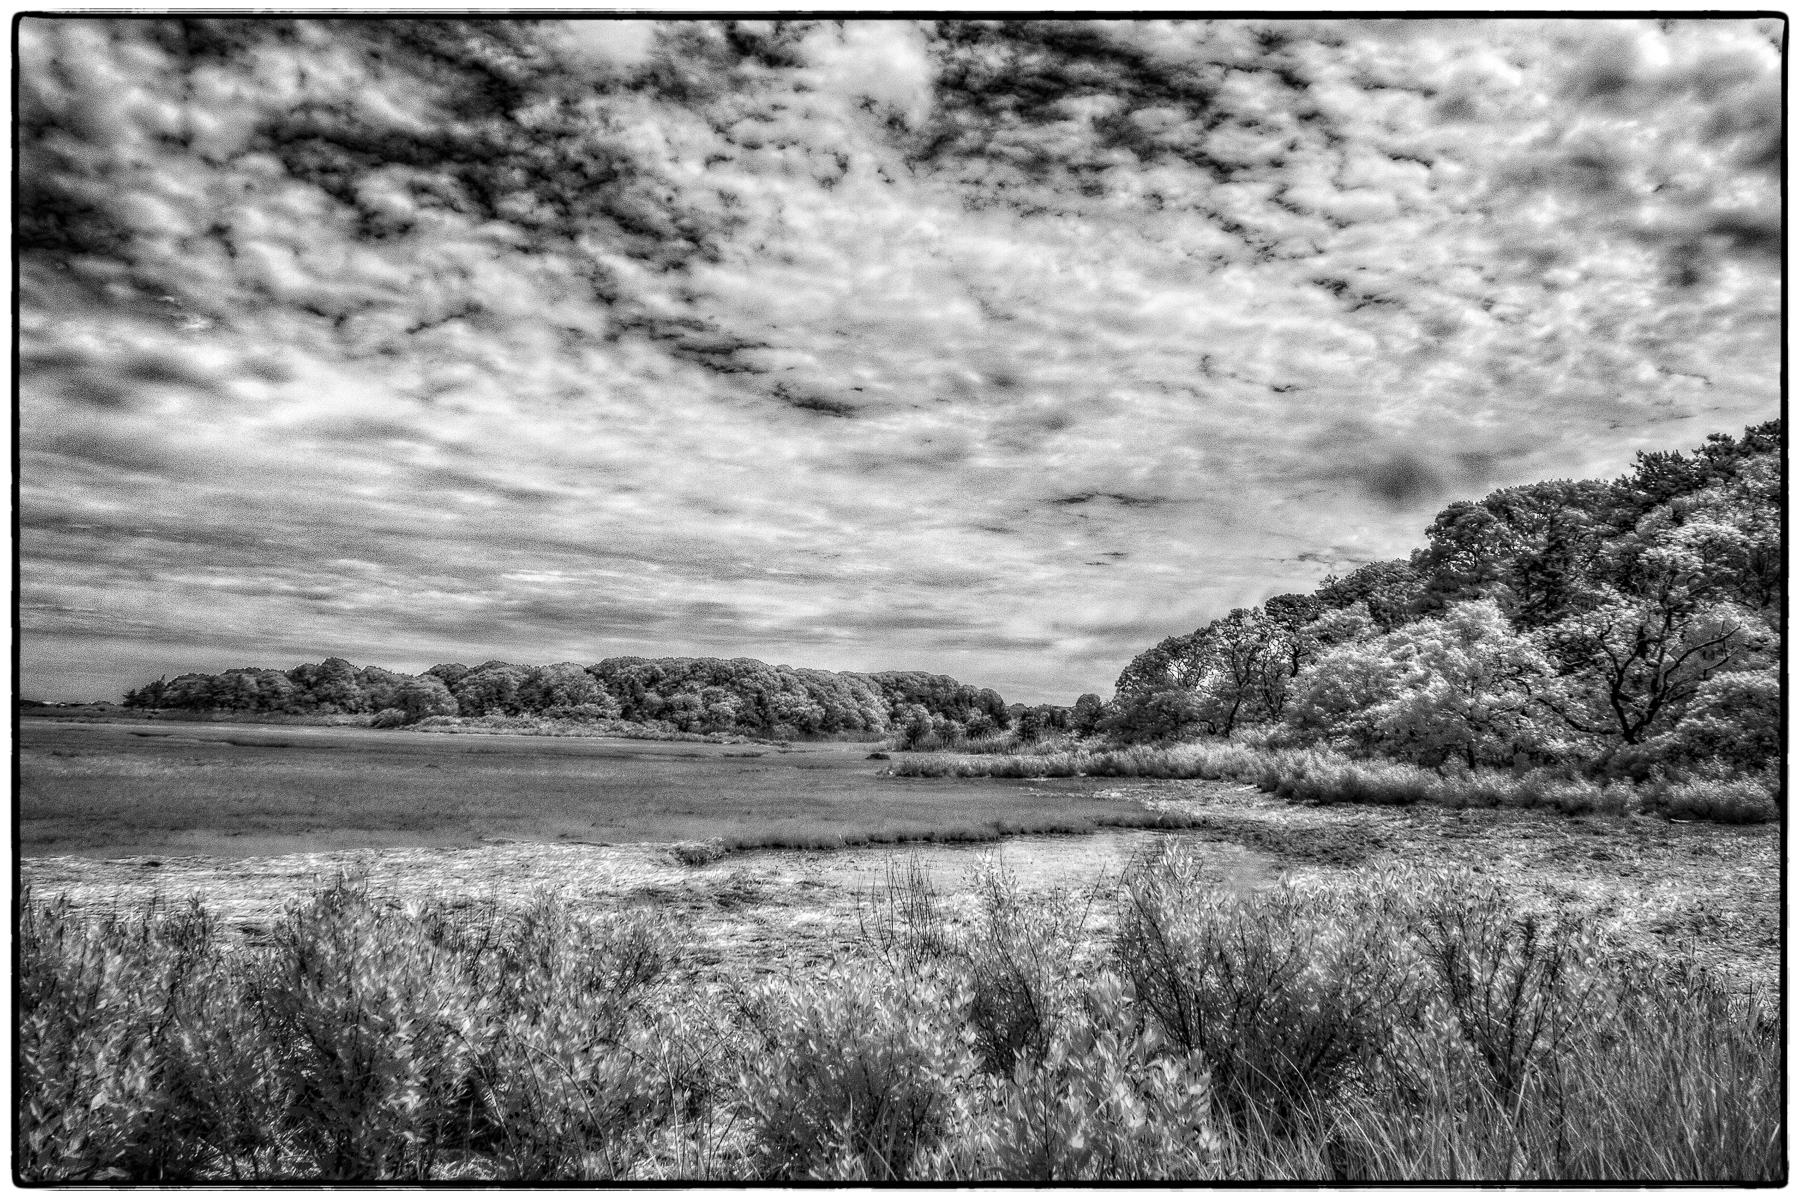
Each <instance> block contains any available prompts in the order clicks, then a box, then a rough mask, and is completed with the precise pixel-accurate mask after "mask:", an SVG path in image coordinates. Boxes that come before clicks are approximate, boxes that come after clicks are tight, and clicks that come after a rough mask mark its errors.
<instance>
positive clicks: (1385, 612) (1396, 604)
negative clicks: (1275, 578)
mask: <svg viewBox="0 0 1800 1200" xmlns="http://www.w3.org/2000/svg"><path fill="white" fill-rule="evenodd" d="M1313 595H1314V597H1315V598H1316V599H1317V600H1318V602H1319V604H1320V606H1321V607H1322V608H1348V607H1350V606H1351V605H1352V604H1358V603H1360V604H1362V605H1363V606H1364V608H1365V609H1366V610H1367V611H1368V614H1369V619H1370V620H1372V621H1374V622H1375V624H1376V626H1377V627H1379V628H1380V629H1381V631H1382V632H1383V633H1386V632H1387V631H1388V630H1390V629H1393V628H1394V627H1395V626H1396V625H1402V624H1404V623H1406V622H1407V621H1409V620H1411V619H1412V617H1413V616H1414V615H1415V614H1416V613H1417V612H1418V610H1419V608H1420V607H1421V606H1422V605H1423V603H1424V600H1425V581H1424V579H1423V578H1421V577H1420V575H1419V572H1418V570H1417V569H1416V568H1415V567H1414V566H1413V565H1412V564H1411V563H1409V562H1407V561H1406V560H1405V559H1391V560H1389V561H1386V562H1372V563H1368V564H1366V565H1364V566H1361V567H1358V568H1357V569H1356V570H1354V571H1352V572H1350V574H1348V575H1346V576H1344V577H1343V578H1342V579H1339V578H1337V577H1336V576H1335V575H1334V576H1330V577H1328V578H1327V579H1326V580H1325V582H1323V583H1321V584H1320V585H1319V586H1318V588H1317V589H1316V590H1315V591H1314V592H1313Z"/></svg>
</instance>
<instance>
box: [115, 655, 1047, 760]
mask: <svg viewBox="0 0 1800 1200" xmlns="http://www.w3.org/2000/svg"><path fill="white" fill-rule="evenodd" d="M125 704H126V706H127V707H130V708H146V709H181V710H188V711H209V712H243V713H271V714H278V713H286V714H298V715H319V716H330V715H337V714H351V715H354V714H373V715H375V717H376V718H377V723H379V724H384V725H401V724H413V723H416V722H418V721H421V720H424V719H425V718H427V717H433V716H469V717H484V716H533V715H542V716H547V717H552V718H574V719H589V720H595V721H602V720H621V721H631V722H635V723H639V724H644V725H649V726H653V727H659V728H666V729H673V730H675V731H678V732H682V733H737V734H745V735H750V736H767V737H781V738H796V737H798V738H807V737H830V736H833V735H851V736H857V735H863V736H869V737H887V736H890V735H896V734H898V735H902V736H908V737H910V738H912V739H913V740H919V739H921V738H923V737H925V736H927V735H935V736H937V737H939V738H942V739H944V740H955V739H960V738H963V737H967V736H977V737H978V736H983V735H986V734H989V733H993V732H996V731H999V730H1002V729H1005V728H1007V727H1008V726H1009V724H1010V723H1011V720H1012V718H1011V715H1010V714H1009V713H1008V711H1007V706H1006V701H1005V700H1004V699H1002V698H1001V696H1000V695H999V693H997V692H995V691H993V690H991V689H988V688H975V687H971V686H969V685H968V684H965V683H961V682H959V681H957V680H956V679H953V678H951V677H950V676H948V675H932V674H927V673H925V672H920V671H876V672H868V673H863V672H853V671H821V670H812V669H809V668H805V667H789V666H785V665H783V666H770V665H769V664H767V663H764V662H759V661H758V660H756V659H752V658H733V659H722V658H640V657H633V656H627V657H619V658H608V659H603V660H602V661H600V662H597V663H593V664H591V665H587V666H583V665H581V664H579V663H572V662H562V663H552V664H550V665H547V666H522V665H519V664H517V663H507V662H499V661H494V662H485V663H482V664H481V665H480V666H476V667H469V666H464V665H463V664H461V663H442V664H439V665H438V666H435V667H432V668H431V669H430V670H428V671H426V672H425V673H423V674H422V675H407V674H403V673H401V672H397V671H389V670H385V669H383V668H381V667H376V666H367V667H360V668H359V667H356V666H353V665H352V664H351V663H349V662H347V661H346V660H344V659H342V658H327V659H326V660H325V661H324V662H322V663H307V664H304V665H302V666H298V667H294V668H292V669H291V670H286V671H279V670H274V669H270V668H263V667H238V668H234V669H232V670H228V671H222V672H220V673H219V674H217V675H207V674H200V673H194V674H187V675H180V676H177V677H176V678H174V679H167V680H157V681H156V682H154V683H150V684H147V685H145V686H144V687H141V688H138V689H136V690H134V691H131V692H128V693H126V695H125Z"/></svg>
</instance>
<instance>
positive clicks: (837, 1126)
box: [738, 970, 975, 1180]
mask: <svg viewBox="0 0 1800 1200" xmlns="http://www.w3.org/2000/svg"><path fill="white" fill-rule="evenodd" d="M895 982H896V981H895V980H894V979H893V978H892V977H883V976H881V975H879V974H872V973H870V972H867V971H844V970H839V971H836V972H833V973H831V974H829V975H827V976H826V977H824V978H823V979H820V980H818V981H817V982H815V983H813V984H812V985H810V986H807V987H799V986H796V985H793V984H777V985H766V986H764V987H763V988H761V989H758V990H757V992H755V993H754V994H753V995H752V997H751V998H750V1001H749V1004H748V1006H747V1009H748V1011H750V1012H751V1013H753V1014H754V1015H753V1017H752V1027H753V1029H754V1031H755V1033H756V1035H757V1043H756V1046H755V1049H754V1050H753V1051H752V1053H751V1056H750V1059H749V1062H748V1064H747V1065H746V1067H745V1068H744V1073H743V1076H742V1078H741V1081H740V1083H739V1089H738V1093H739V1103H740V1104H741V1105H742V1107H743V1109H744V1110H745V1114H746V1116H747V1118H748V1121H749V1125H750V1129H751V1132H752V1137H753V1146H752V1151H751V1153H752V1162H753V1165H754V1169H755V1173H756V1176H757V1177H758V1178H761V1179H808V1178H814V1179H816V1178H831V1179H871V1180H906V1179H911V1178H915V1177H917V1175H918V1169H919V1167H920V1165H921V1164H922V1163H923V1162H924V1161H925V1160H926V1158H927V1157H928V1156H929V1155H930V1154H931V1153H932V1152H933V1151H934V1150H936V1149H937V1148H939V1147H940V1146H941V1145H942V1144H943V1143H944V1141H945V1140H946V1138H947V1137H948V1136H949V1135H950V1133H951V1132H952V1130H953V1129H954V1128H955V1127H956V1125H957V1124H958V1122H959V1110H960V1106H961V1101H960V1099H959V1097H960V1096H961V1095H963V1094H966V1092H967V1090H968V1082H969V1079H970V1077H971V1076H972V1075H973V1073H974V1070H975V1058H974V1055H973V1053H972V1052H971V1050H970V1048H969V1046H968V1045H967V1044H966V1042H965V1041H964V1040H963V1038H962V1036H961V1030H960V1029H959V1028H957V1024H956V1021H955V1015H954V1014H955V1013H956V1011H957V1010H959V1009H960V1008H961V1007H962V1004H961V1002H960V1001H959V998H958V997H957V995H956V993H955V990H954V985H953V984H951V983H950V982H949V981H947V980H945V979H942V978H938V977H936V976H934V975H932V974H929V973H924V972H918V973H915V974H914V975H913V976H912V977H911V978H910V979H909V980H908V981H907V986H905V987H896V986H895Z"/></svg>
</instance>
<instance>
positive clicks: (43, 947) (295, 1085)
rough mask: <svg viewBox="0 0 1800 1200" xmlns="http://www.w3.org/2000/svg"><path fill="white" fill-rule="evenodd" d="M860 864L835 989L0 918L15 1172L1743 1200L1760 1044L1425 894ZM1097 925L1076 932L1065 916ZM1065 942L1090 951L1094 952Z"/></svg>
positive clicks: (474, 951)
mask: <svg viewBox="0 0 1800 1200" xmlns="http://www.w3.org/2000/svg"><path fill="white" fill-rule="evenodd" d="M977 892H978V896H979V903H978V905H977V906H976V910H975V912H974V914H973V916H972V917H969V918H967V919H952V918H951V916H950V915H948V910H947V909H946V907H945V906H944V904H943V903H942V902H941V901H940V899H939V897H937V896H936V895H935V894H934V892H933V891H932V888H931V886H930V884H929V883H928V882H927V880H926V877H925V876H924V875H923V874H922V873H921V872H919V871H917V870H911V871H909V870H907V869H905V868H904V867H897V868H896V869H894V870H893V871H892V872H891V873H890V876H889V880H888V884H887V886H886V887H885V888H880V889H877V890H876V891H875V892H874V893H873V894H871V895H868V896H866V897H865V899H864V903H863V905H862V913H863V920H862V930H863V934H862V938H861V940H860V942H859V944H858V945H857V947H856V948H855V950H854V951H853V952H852V953H851V954H850V956H849V957H848V958H846V959H844V960H843V961H840V962H838V963H837V964H835V965H834V966H831V967H827V968H825V969H822V970H820V971H818V972H816V973H813V974H809V975H804V976H801V977H797V978H792V979H771V978H769V977H767V976H762V977H760V978H757V977H753V976H750V975H748V974H746V975H745V976H744V977H741V978H732V979H728V980H726V981H724V982H719V981H717V980H713V981H711V982H704V983H703V982H700V979H701V977H700V976H699V975H696V974H695V973H693V972H691V971H689V970H688V969H687V961H688V957H689V952H690V950H691V949H692V947H690V946H687V945H685V944H684V942H683V940H682V937H683V935H682V933H681V931H680V929H678V928H675V927H673V926H671V925H669V924H666V923H665V922H664V921H662V920H661V919H659V918H658V917H656V916H655V915H646V913H645V912H644V911H643V910H639V911H636V912H600V913H592V912H582V911H578V910H575V909H574V908H572V907H570V906H568V905H565V904H562V903H559V902H557V901H555V900H551V899H544V900H541V901H539V902H537V903H534V904H530V905H526V906H524V907H522V908H501V907H498V906H495V905H491V904H490V905H479V904H476V905H471V904H469V903H467V902H456V901H451V900H444V901H438V902H430V903H414V904H408V905H406V906H403V907H396V906H392V905H390V904H389V903H386V902H383V901H381V900H379V899H377V898H374V897H372V896H371V895H370V894H369V893H368V892H367V891H366V890H365V889H363V888H362V887H360V886H358V885H357V884H355V883H354V882H343V881H340V882H339V883H338V884H336V885H334V886H331V887H328V888H326V889H324V890H322V891H320V892H318V893H317V894H314V895H312V896H310V897H308V898H306V899H305V900H303V901H302V902H299V903H296V904H295V905H294V906H293V907H292V908H291V909H290V911H289V913H288V915H287V917H286V918H285V919H284V920H283V921H282V922H281V923H280V924H279V925H278V927H277V928H276V929H275V930H274V931H273V934H272V936H271V938H270V941H269V944H268V945H266V946H262V947H258V948H236V947H232V946H230V945H228V944H227V943H226V942H225V941H224V940H223V939H222V938H221V937H220V935H219V931H218V929H217V928H216V926H215V924H214V922H213V920H212V918H211V916H210V915H209V913H208V912H207V911H206V910H205V909H204V908H202V907H199V906H188V907H172V908H163V909H160V910H155V911H151V912H150V913H148V914H144V913H141V912H140V913H138V914H136V915H132V916H128V917H103V918H99V919H90V918H84V917H80V916H78V915H77V914H76V913H75V912H74V911H73V910H72V909H70V908H69V907H68V906H67V905H66V904H63V903H60V902H58V901H55V900H48V901H46V900H40V899H37V898H34V897H31V896H29V895H27V897H26V902H25V906H24V914H25V915H24V920H23V922H22V926H21V930H20V941H19V946H20V974H19V1008H18V1024H19V1036H20V1050H19V1080H20V1088H21V1101H22V1105H21V1110H20V1120H19V1141H18V1145H17V1147H16V1150H15V1169H16V1170H17V1171H18V1172H19V1174H20V1177H21V1178H22V1179H25V1180H31V1181H73V1180H118V1181H153V1180H160V1181H180V1180H204V1179H235V1180H272V1179H309V1180H375V1179H412V1180H423V1179H433V1180H455V1179H462V1180H489V1179H497V1180H505V1179H517V1180H593V1179H639V1180H654V1179H688V1180H718V1181H734V1180H735V1181H743V1180H757V1179H804V1178H824V1179H839V1180H852V1179H949V1180H966V1181H983V1180H1004V1179H1030V1180H1072V1179H1151V1180H1179V1179H1252V1180H1265V1179H1266V1180H1279V1179H1309V1180H1328V1181H1336V1180H1402V1179H1437V1180H1448V1179H1457V1180H1483V1179H1489V1180H1527V1179H1547V1180H1552V1179H1565V1180H1567V1179H1583V1180H1607V1179H1613V1180H1641V1181H1651V1180H1667V1181H1697V1180H1719V1179H1729V1180H1742V1181H1751V1180H1757V1181H1773V1180H1776V1179H1778V1178H1779V1177H1780V1175H1781V1173H1782V1171H1783V1169H1784V1165H1783V1161H1782V1151H1783V1147H1782V1143H1781V1094H1780V1044H1779V1033H1778V1027H1777V1025H1776V1023H1775V1021H1774V1020H1773V1019H1772V1017H1771V1016H1770V1015H1769V1013H1768V1012H1767V1011H1765V1009H1764V1008H1763V1007H1762V1005H1761V1004H1760V1003H1759V1002H1758V1001H1757V1000H1756V999H1755V998H1753V997H1750V998H1746V997H1743V996H1736V995H1732V994H1730V993H1728V992H1727V991H1726V990H1725V989H1724V988H1722V987H1721V986H1719V984H1718V983H1717V981H1715V980H1714V979H1713V978H1712V977H1710V976H1709V975H1708V974H1707V973H1706V972H1705V971H1704V970H1702V969H1701V968H1700V967H1699V966H1698V965H1697V964H1695V963H1693V962H1690V961H1687V960H1684V959H1681V958H1679V957H1677V958H1662V959H1648V958H1643V957H1635V956H1632V955H1629V954H1625V953H1623V952H1621V951H1620V950H1619V949H1618V948H1617V947H1614V946H1611V945H1608V944H1605V943H1603V942H1601V941H1599V940H1598V939H1597V938H1596V936H1595V935H1594V934H1592V933H1591V932H1590V931H1588V930H1587V929H1586V928H1585V927H1584V926H1582V925H1580V924H1578V923H1577V922H1575V921H1573V920H1571V919H1570V918H1569V917H1568V916H1567V915H1566V914H1564V913H1562V912H1560V911H1558V910H1557V909H1556V908H1554V907H1552V906H1550V905H1548V904H1547V903H1546V902H1545V901H1544V900H1543V899H1542V897H1537V898H1526V897H1523V896H1522V895H1520V894H1514V893H1508V892H1506V891H1504V890H1503V889H1502V888H1501V887H1500V885H1497V884H1494V883H1492V882H1490V881H1487V880H1485V879H1482V878H1480V877H1476V876H1472V875H1469V874H1466V873H1455V872H1435V873H1425V872H1399V871H1395V870H1391V869H1389V870H1382V871H1369V870H1365V871H1360V872H1353V873H1350V874H1348V875H1345V876H1343V877H1342V878H1341V879H1340V880H1339V881H1338V883H1337V884H1335V885H1334V886H1332V887H1330V888H1325V887H1321V886H1319V885H1317V884H1305V883H1295V882H1288V883H1283V884H1281V885H1278V886H1275V887H1272V888H1267V889H1264V890H1261V891H1255V892H1248V893H1244V892H1220V891H1214V890H1212V885H1210V884H1208V883H1206V882H1204V880H1203V877H1202V874H1201V872H1200V871H1199V869H1198V864H1197V863H1196V861H1195V860H1194V859H1192V858H1190V857H1187V856H1186V855H1185V854H1184V853H1182V852H1180V851H1171V852H1167V853H1164V854H1162V855H1160V856H1157V857H1153V858H1151V859H1149V860H1146V861H1144V862H1142V863H1140V864H1139V865H1138V867H1136V868H1135V869H1134V870H1132V871H1131V872H1129V873H1128V875H1127V876H1126V878H1125V879H1124V880H1123V881H1122V882H1121V883H1119V884H1117V885H1116V886H1113V887H1110V888H1100V889H1090V890H1089V891H1088V892H1085V893H1081V894H1077V893H1072V892H1059V893H1054V894H1052V895H1049V896H1047V897H1040V898H1037V899H1031V898H1027V897H1026V896H1024V895H1022V894H1021V893H1020V892H1019V890H1018V889H1017V888H1016V887H1014V886H1013V885H1012V884H1011V882H1010V880H1009V879H1008V878H1007V876H1006V875H1005V874H1004V873H1003V872H1001V871H998V870H990V871H989V872H988V873H987V874H986V875H984V876H983V877H982V878H981V880H980V881H979V885H978V888H977ZM1103 910H1109V911H1107V915H1108V917H1109V918H1110V919H1109V920H1107V921H1104V922H1102V921H1100V920H1098V919H1097V918H1098V917H1099V916H1100V914H1101V912H1102V911H1103ZM1102 929H1104V930H1105V932H1101V930H1102Z"/></svg>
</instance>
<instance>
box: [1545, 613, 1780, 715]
mask: <svg viewBox="0 0 1800 1200" xmlns="http://www.w3.org/2000/svg"><path fill="white" fill-rule="evenodd" d="M1772 641H1773V635H1772V634H1771V633H1770V631H1769V630H1768V627H1767V626H1765V625H1764V624H1763V623H1762V622H1761V621H1760V620H1758V619H1757V618H1756V617H1755V616H1753V615H1751V614H1750V613H1748V612H1747V611H1745V610H1744V609H1742V608H1739V607H1737V606H1735V605H1731V604H1708V605H1701V606H1688V605H1683V604H1677V603H1673V602H1671V600H1670V598H1669V597H1668V595H1667V594H1666V593H1665V594H1662V595H1653V596H1626V595H1622V594H1620V593H1618V592H1611V593H1610V595H1609V596H1608V597H1607V598H1606V599H1605V600H1604V602H1603V603H1601V604H1599V605H1598V606H1596V607H1595V608H1593V609H1591V610H1589V611H1587V612H1584V613H1580V614H1578V615H1576V616H1573V617H1569V618H1566V619H1565V620H1563V621H1559V622H1558V623H1557V624H1556V625H1554V626H1552V627H1551V628H1550V629H1548V630H1546V631H1545V632H1544V635H1543V644H1544V646H1545V648H1546V650H1547V651H1548V653H1549V656H1550V657H1551V659H1553V660H1554V661H1555V662H1556V663H1557V664H1558V665H1559V666H1560V667H1561V679H1560V680H1559V686H1558V687H1557V689H1556V690H1555V691H1554V692H1551V693H1548V694H1547V696H1546V702H1547V703H1548V705H1549V706H1550V708H1551V709H1552V710H1553V711H1554V712H1556V714H1557V715H1558V716H1560V717H1561V718H1562V719H1563V721H1564V722H1565V723H1566V724H1567V725H1568V726H1569V727H1570V728H1571V729H1575V730H1578V731H1580V732H1582V733H1588V734H1593V735H1595V736H1598V737H1601V738H1603V739H1606V740H1607V741H1609V742H1615V743H1622V744H1624V745H1628V746H1632V745H1636V744H1638V743H1639V742H1642V741H1644V740H1645V739H1646V738H1649V737H1651V736H1653V735H1655V734H1656V733H1658V732H1659V731H1661V730H1663V729H1667V728H1669V727H1671V726H1673V725H1674V724H1675V723H1676V722H1678V721H1679V720H1680V718H1681V715H1682V712H1683V710H1684V709H1685V708H1686V707H1687V705H1688V703H1689V702H1690V701H1691V700H1693V699H1694V698H1695V696H1697V695H1698V693H1699V691H1700V688H1701V686H1702V685H1703V684H1704V683H1705V682H1706V681H1707V679H1709V678H1710V677H1711V676H1713V675H1715V674H1717V673H1719V672H1722V671H1728V670H1735V669H1742V668H1745V667H1750V666H1754V665H1757V664H1756V659H1757V658H1758V657H1760V656H1761V654H1762V653H1763V652H1764V651H1766V650H1767V649H1768V648H1769V646H1770V644H1771V643H1772Z"/></svg>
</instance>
